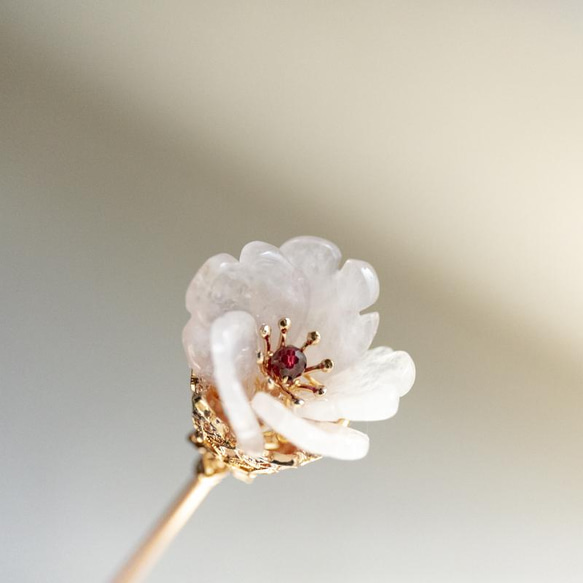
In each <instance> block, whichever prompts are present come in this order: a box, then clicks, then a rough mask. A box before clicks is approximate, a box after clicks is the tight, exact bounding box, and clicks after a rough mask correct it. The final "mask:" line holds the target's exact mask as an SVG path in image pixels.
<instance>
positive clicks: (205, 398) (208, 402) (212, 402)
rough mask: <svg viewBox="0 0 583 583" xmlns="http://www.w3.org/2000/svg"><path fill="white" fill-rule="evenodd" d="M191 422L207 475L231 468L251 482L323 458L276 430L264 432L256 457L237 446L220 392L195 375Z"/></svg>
mask: <svg viewBox="0 0 583 583" xmlns="http://www.w3.org/2000/svg"><path fill="white" fill-rule="evenodd" d="M190 385H191V389H192V421H193V424H194V432H193V433H191V434H190V436H189V439H190V441H191V442H192V444H193V445H194V446H196V447H197V448H198V450H199V451H200V453H201V456H202V467H203V469H204V471H205V473H207V472H210V473H213V472H217V471H221V470H222V469H223V468H224V469H228V470H230V471H231V473H232V474H233V475H234V476H235V477H236V478H238V479H240V480H242V481H244V482H251V481H252V480H253V478H255V477H256V476H258V475H261V474H274V473H276V472H279V471H281V470H284V469H287V468H297V467H299V466H303V465H305V464H307V463H310V462H313V461H316V460H317V459H320V457H321V456H318V455H314V454H311V453H307V452H305V451H302V450H300V449H298V448H296V447H295V446H294V445H292V444H290V443H289V442H288V441H287V440H285V439H284V438H283V437H282V436H280V435H278V434H277V433H275V432H274V431H271V430H267V429H266V430H265V431H264V433H263V437H264V440H265V451H264V453H263V455H262V456H259V457H253V456H250V455H247V454H246V453H245V452H243V451H242V450H240V449H239V448H238V447H237V438H236V436H235V434H234V433H233V431H232V430H231V428H230V427H229V424H228V422H227V421H226V417H225V414H224V411H223V407H222V405H221V402H220V399H219V396H218V393H217V390H216V388H215V387H214V386H212V385H210V384H208V383H206V382H205V381H203V380H202V379H201V378H199V377H197V376H196V375H194V374H192V375H191V381H190Z"/></svg>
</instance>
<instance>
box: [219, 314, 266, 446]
mask: <svg viewBox="0 0 583 583" xmlns="http://www.w3.org/2000/svg"><path fill="white" fill-rule="evenodd" d="M256 347H257V331H256V323H255V319H254V318H253V317H252V316H251V315H250V314H248V313H246V312H228V313H226V314H224V315H223V316H221V317H220V318H217V320H215V321H214V322H213V325H212V327H211V353H212V360H213V366H214V378H215V382H216V385H217V389H218V391H219V396H220V398H221V402H222V404H223V407H224V409H225V413H226V414H227V417H228V418H229V423H230V425H231V427H232V429H233V431H234V432H235V435H236V436H237V444H238V445H239V447H240V448H241V449H242V450H243V451H245V452H246V453H248V454H249V455H256V456H257V455H261V454H262V453H263V445H264V444H263V433H262V431H261V428H260V426H259V422H258V421H257V418H256V417H255V414H254V413H253V409H252V408H251V404H250V403H249V399H248V398H247V394H246V392H245V388H244V386H243V383H242V382H241V379H242V378H246V377H248V376H249V375H250V372H251V371H252V369H253V366H256V365H255V351H256Z"/></svg>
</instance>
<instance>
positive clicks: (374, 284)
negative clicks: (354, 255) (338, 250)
mask: <svg viewBox="0 0 583 583" xmlns="http://www.w3.org/2000/svg"><path fill="white" fill-rule="evenodd" d="M338 279H339V286H340V288H341V289H342V290H343V292H342V297H343V298H344V300H345V301H346V302H347V303H349V305H350V306H351V307H352V306H353V307H354V308H356V310H357V311H359V312H360V311H361V310H365V309H366V308H368V307H369V306H372V305H373V304H374V303H375V302H376V301H377V300H378V298H379V278H378V276H377V274H376V272H375V270H374V269H373V267H372V265H371V264H370V263H367V262H366V261H361V260H359V259H348V260H347V261H346V263H344V265H343V266H342V269H341V270H340V273H339V274H338Z"/></svg>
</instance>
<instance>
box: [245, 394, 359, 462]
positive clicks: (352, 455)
mask: <svg viewBox="0 0 583 583" xmlns="http://www.w3.org/2000/svg"><path fill="white" fill-rule="evenodd" d="M251 404H252V406H253V409H255V412H256V413H257V414H258V415H259V417H261V419H263V421H264V422H265V423H266V424H267V425H268V426H269V427H271V428H272V429H273V430H274V431H276V432H277V433H280V434H281V435H283V436H284V437H285V438H286V439H288V440H289V441H290V442H291V443H293V444H294V445H296V446H297V447H299V448H300V449H303V450H305V451H308V452H311V453H315V454H320V455H324V456H328V457H333V458H336V459H341V460H356V459H360V458H363V457H364V456H365V455H366V454H367V453H368V446H369V440H368V436H367V435H365V434H364V433H361V432H360V431H356V430H355V429H350V428H349V427H343V426H341V425H337V424H334V423H320V422H316V421H308V420H306V419H302V418H301V417H298V416H297V415H295V414H294V413H293V412H292V411H291V410H290V409H288V408H287V407H286V406H285V405H284V404H283V403H282V402H281V401H278V400H277V399H275V398H274V397H272V396H270V395H268V394H267V393H257V394H256V395H255V397H253V400H252V402H251Z"/></svg>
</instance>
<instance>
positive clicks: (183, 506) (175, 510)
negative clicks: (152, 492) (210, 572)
mask: <svg viewBox="0 0 583 583" xmlns="http://www.w3.org/2000/svg"><path fill="white" fill-rule="evenodd" d="M225 475H226V473H225V472H218V473H215V474H213V475H210V476H209V475H205V474H204V471H203V470H202V469H199V470H198V471H197V474H196V476H195V477H194V478H193V480H192V481H191V482H190V483H189V484H188V485H187V486H186V488H185V489H184V490H183V492H182V493H181V494H180V496H179V497H178V498H177V499H176V501H175V502H174V504H173V505H172V506H171V507H170V508H169V509H168V511H167V512H166V514H165V515H164V516H163V517H162V519H161V520H160V521H159V522H158V524H157V525H156V526H155V527H154V529H153V530H152V532H151V533H150V534H149V535H148V536H147V538H146V539H145V540H144V542H143V543H142V544H141V545H140V547H139V548H138V549H137V550H136V552H135V553H134V554H133V556H132V557H131V558H130V559H129V560H128V562H127V563H126V564H125V565H124V567H123V568H122V569H121V571H120V572H119V573H118V574H117V576H116V577H115V579H113V581H114V583H137V582H138V581H142V580H143V579H144V577H146V575H147V574H148V573H149V572H150V570H151V569H152V568H153V567H154V565H155V564H156V562H157V561H158V559H159V558H160V557H161V555H162V554H163V553H164V551H165V550H166V548H167V547H168V545H169V544H170V543H171V542H172V540H173V539H174V537H175V536H176V535H177V534H178V533H179V532H180V531H181V530H182V528H183V527H184V525H185V524H186V523H187V522H188V519H189V518H190V517H191V516H192V514H193V513H194V511H195V510H196V509H197V508H198V507H199V505H200V504H201V502H202V501H203V500H204V499H205V498H206V496H207V494H208V493H209V492H210V491H211V490H212V489H213V488H214V487H215V486H216V485H217V484H218V483H219V482H220V481H221V480H222V479H223V478H224V477H225Z"/></svg>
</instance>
